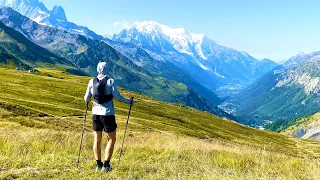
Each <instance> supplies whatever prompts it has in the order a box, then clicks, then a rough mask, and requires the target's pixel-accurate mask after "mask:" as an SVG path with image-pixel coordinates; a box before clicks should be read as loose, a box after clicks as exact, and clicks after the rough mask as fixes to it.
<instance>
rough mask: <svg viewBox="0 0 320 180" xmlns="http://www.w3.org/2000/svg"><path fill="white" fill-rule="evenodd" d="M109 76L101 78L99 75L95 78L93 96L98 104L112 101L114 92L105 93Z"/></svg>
mask: <svg viewBox="0 0 320 180" xmlns="http://www.w3.org/2000/svg"><path fill="white" fill-rule="evenodd" d="M108 79H109V78H108V77H106V78H104V79H101V80H99V79H98V78H97V77H95V78H94V79H93V94H92V95H93V98H94V101H95V102H97V103H98V104H103V103H105V102H109V101H112V99H113V96H112V94H108V95H106V94H105V88H106V83H107V81H108Z"/></svg>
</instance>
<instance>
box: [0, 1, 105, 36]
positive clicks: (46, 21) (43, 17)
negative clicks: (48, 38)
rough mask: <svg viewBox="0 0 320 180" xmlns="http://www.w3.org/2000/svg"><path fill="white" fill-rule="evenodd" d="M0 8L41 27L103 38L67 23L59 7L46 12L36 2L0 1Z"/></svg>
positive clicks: (41, 5)
mask: <svg viewBox="0 0 320 180" xmlns="http://www.w3.org/2000/svg"><path fill="white" fill-rule="evenodd" d="M0 7H10V8H12V9H13V10H15V11H17V12H19V13H20V14H22V15H24V16H27V17H28V18H30V19H32V20H33V21H35V22H37V23H38V24H41V25H46V26H50V27H57V28H59V29H63V30H66V31H69V32H72V33H77V34H81V35H84V36H87V37H90V38H94V39H100V40H101V39H103V36H100V35H97V34H96V33H95V32H93V31H91V30H90V29H88V28H87V27H85V26H79V25H76V24H75V23H72V22H69V21H68V19H67V16H66V14H65V11H64V9H63V8H62V7H61V6H54V7H53V9H52V10H48V9H47V8H46V6H45V5H44V4H43V3H42V2H39V1H38V0H0Z"/></svg>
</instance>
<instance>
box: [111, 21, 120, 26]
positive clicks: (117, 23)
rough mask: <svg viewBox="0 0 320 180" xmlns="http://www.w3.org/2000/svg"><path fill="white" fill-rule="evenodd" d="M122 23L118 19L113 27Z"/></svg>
mask: <svg viewBox="0 0 320 180" xmlns="http://www.w3.org/2000/svg"><path fill="white" fill-rule="evenodd" d="M120 24H121V22H119V21H117V22H114V23H113V27H118V26H119V25H120Z"/></svg>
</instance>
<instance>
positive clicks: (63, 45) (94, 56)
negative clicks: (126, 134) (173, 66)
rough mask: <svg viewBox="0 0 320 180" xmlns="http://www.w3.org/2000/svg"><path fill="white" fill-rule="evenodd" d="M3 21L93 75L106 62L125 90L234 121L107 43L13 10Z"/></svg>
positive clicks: (5, 10) (0, 13) (1, 14)
mask: <svg viewBox="0 0 320 180" xmlns="http://www.w3.org/2000/svg"><path fill="white" fill-rule="evenodd" d="M0 20H1V21H2V22H4V23H5V24H7V25H8V26H11V27H12V28H14V29H15V30H17V31H19V32H21V33H22V34H24V36H26V37H28V38H29V39H30V40H32V41H33V42H34V43H36V44H38V45H40V46H42V47H44V48H47V49H49V50H50V51H52V52H54V53H56V54H59V55H61V56H62V57H64V58H66V59H68V60H70V61H71V62H72V63H73V64H75V65H76V66H77V67H79V68H82V69H84V70H86V72H88V73H89V74H90V75H95V74H96V69H95V67H96V65H97V64H98V62H100V61H106V62H107V63H108V65H109V69H110V73H109V75H110V76H111V77H113V78H114V79H116V80H117V84H118V85H119V86H121V87H124V88H127V89H129V90H132V91H136V92H140V93H143V94H146V95H149V96H152V97H154V98H156V99H159V100H163V101H167V102H179V103H183V104H186V105H189V106H192V107H196V108H199V109H200V110H205V111H208V112H211V113H214V114H216V115H219V116H224V117H229V118H231V116H230V115H228V114H227V113H225V112H223V111H222V110H220V109H219V108H217V107H216V106H214V105H212V104H211V103H210V102H209V101H208V100H206V99H204V98H203V97H202V96H200V95H199V94H197V93H196V92H195V91H193V90H192V89H190V88H188V87H187V86H186V85H184V84H182V83H179V82H176V81H173V80H167V79H165V78H163V77H160V76H157V75H154V74H152V73H150V72H148V71H146V70H144V69H143V68H141V67H139V66H137V65H136V64H134V63H133V62H132V61H131V60H130V59H128V58H127V57H126V56H124V55H122V54H121V53H119V52H118V51H116V50H115V49H114V48H112V47H111V46H110V45H108V44H107V43H105V42H103V41H99V40H94V39H90V38H86V37H84V36H81V35H78V34H72V33H69V32H67V31H63V30H60V29H57V28H52V27H49V26H42V25H39V24H37V23H35V22H33V21H32V20H30V19H28V18H27V17H24V16H22V15H20V14H19V13H17V12H15V11H13V10H12V9H11V8H2V9H1V10H0Z"/></svg>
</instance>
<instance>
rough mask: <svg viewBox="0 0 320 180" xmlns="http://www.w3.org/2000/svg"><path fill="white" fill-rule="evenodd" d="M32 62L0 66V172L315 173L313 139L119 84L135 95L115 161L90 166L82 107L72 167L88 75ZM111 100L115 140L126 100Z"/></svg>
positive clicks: (132, 175) (125, 175)
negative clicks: (32, 68)
mask: <svg viewBox="0 0 320 180" xmlns="http://www.w3.org/2000/svg"><path fill="white" fill-rule="evenodd" d="M39 70H40V73H39V74H38V75H34V74H29V73H23V72H18V71H14V70H8V69H3V68H2V69H1V68H0V84H1V88H0V93H1V96H0V167H1V168H0V172H1V173H0V179H1V178H22V179H26V178H40V179H41V178H42V179H44V178H55V179H67V178H69V179H70V178H73V179H81V178H82V179H94V178H99V176H103V177H104V178H114V179H115V178H121V179H139V178H144V179H167V178H169V179H179V178H180V179H181V178H182V179H186V178H190V179H195V178H196V179H200V178H204V179H214V178H217V179H258V178H262V179H274V178H278V179H295V178H296V179H299V178H300V179H301V178H305V174H304V173H305V172H309V174H308V177H309V178H310V179H317V178H320V172H319V171H318V168H317V167H318V166H319V165H320V162H319V161H318V160H317V158H315V157H319V153H320V150H319V149H320V148H319V145H318V144H317V143H315V142H310V141H305V140H299V139H294V138H291V137H289V136H284V135H280V134H276V133H272V132H267V131H258V130H255V129H251V128H248V127H245V126H241V125H238V124H236V123H234V122H232V121H229V120H225V119H221V118H218V117H216V116H213V115H210V114H208V113H204V112H200V111H197V110H194V109H191V108H184V107H179V106H175V105H170V104H167V103H162V102H158V101H154V100H152V99H150V98H148V97H146V96H142V95H139V94H135V93H132V92H128V91H125V90H122V91H121V92H122V94H123V95H124V96H126V97H130V96H134V97H135V98H136V103H135V106H134V108H133V110H132V116H131V119H130V125H129V133H128V134H129V136H128V137H127V139H126V143H125V154H124V156H123V157H122V164H121V166H120V167H119V169H118V170H115V171H113V172H111V173H109V174H107V175H101V174H95V173H94V172H93V171H92V169H93V167H94V163H95V162H94V160H93V155H92V152H91V146H92V133H91V115H90V113H89V117H88V120H87V128H86V136H85V141H84V148H83V151H82V159H81V170H80V171H78V170H77V169H76V168H75V162H76V158H77V151H78V146H79V139H80V135H81V134H80V133H81V126H82V121H83V119H82V116H83V114H84V108H85V105H84V103H83V100H82V97H83V94H84V91H85V88H86V85H87V82H88V80H89V78H87V77H77V76H71V75H67V74H64V73H60V72H59V71H56V70H53V69H39ZM115 105H116V111H117V122H118V125H119V132H118V139H119V140H120V139H121V138H122V134H123V128H124V125H125V120H126V114H127V110H128V105H126V104H123V103H120V102H117V101H116V102H115ZM104 138H105V137H104ZM103 142H104V144H105V143H106V142H105V139H104V141H103ZM119 145H120V141H119V142H118V143H117V144H116V150H115V156H114V161H113V162H112V164H113V165H114V166H115V167H117V164H116V161H115V159H116V158H117V157H118V153H117V152H118V150H119Z"/></svg>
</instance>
